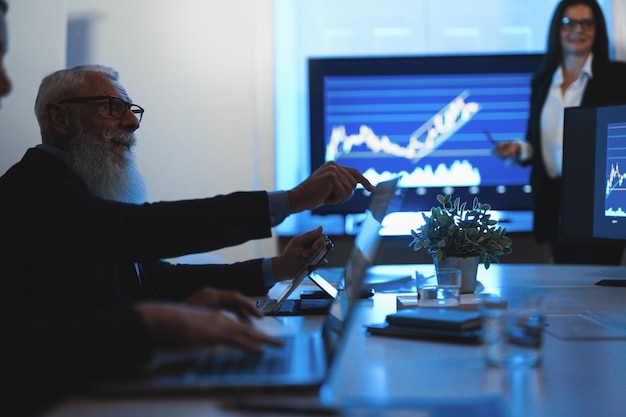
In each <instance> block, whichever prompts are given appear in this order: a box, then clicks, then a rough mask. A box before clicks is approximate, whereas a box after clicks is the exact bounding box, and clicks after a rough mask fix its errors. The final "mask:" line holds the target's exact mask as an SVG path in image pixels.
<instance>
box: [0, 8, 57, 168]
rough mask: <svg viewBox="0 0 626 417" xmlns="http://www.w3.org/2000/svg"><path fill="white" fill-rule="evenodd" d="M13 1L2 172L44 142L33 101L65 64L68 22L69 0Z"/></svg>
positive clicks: (0, 120)
mask: <svg viewBox="0 0 626 417" xmlns="http://www.w3.org/2000/svg"><path fill="white" fill-rule="evenodd" d="M8 2H9V12H8V13H7V27H8V34H7V35H8V38H9V39H8V44H9V50H8V54H7V56H6V60H5V67H6V69H7V73H8V74H9V77H10V78H11V81H12V83H13V91H12V93H11V95H9V96H8V97H6V98H4V99H2V110H0V174H3V173H4V172H5V171H6V170H7V169H9V168H10V167H11V165H13V164H14V163H15V162H17V161H18V160H19V159H20V158H21V157H22V155H23V154H24V151H25V150H26V148H28V147H30V146H33V145H36V144H38V143H40V136H39V127H38V126H37V120H36V119H35V113H34V111H33V105H34V104H35V97H36V96H37V89H38V88H39V82H40V81H41V79H42V78H43V77H44V76H45V75H46V74H48V73H49V72H51V71H53V70H56V69H59V68H62V67H63V66H64V65H65V37H66V36H65V34H66V27H67V24H66V22H67V5H66V3H67V2H66V0H53V1H50V0H9V1H8ZM35 11H36V12H35Z"/></svg>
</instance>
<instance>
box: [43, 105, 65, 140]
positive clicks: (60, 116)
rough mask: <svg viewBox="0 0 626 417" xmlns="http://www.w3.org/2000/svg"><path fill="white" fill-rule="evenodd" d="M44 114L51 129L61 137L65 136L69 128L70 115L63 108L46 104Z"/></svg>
mask: <svg viewBox="0 0 626 417" xmlns="http://www.w3.org/2000/svg"><path fill="white" fill-rule="evenodd" d="M44 114H45V116H46V119H47V120H48V123H49V124H50V127H51V128H52V129H54V130H56V131H57V132H58V133H59V134H61V135H65V134H67V132H68V131H69V128H70V117H69V116H70V115H69V112H68V111H67V110H66V109H65V108H63V106H60V105H58V104H56V103H48V104H46V107H45V108H44Z"/></svg>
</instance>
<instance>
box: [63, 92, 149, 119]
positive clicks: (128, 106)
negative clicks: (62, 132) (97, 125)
mask: <svg viewBox="0 0 626 417" xmlns="http://www.w3.org/2000/svg"><path fill="white" fill-rule="evenodd" d="M98 100H108V101H109V114H110V115H111V117H112V118H114V119H116V120H119V119H121V118H123V117H124V115H125V114H126V111H128V110H130V111H131V112H132V113H133V114H134V115H135V117H136V118H137V122H138V123H141V119H142V118H143V113H144V112H145V110H144V109H143V107H141V106H140V105H138V104H133V103H129V102H128V101H126V100H123V99H121V98H119V97H115V96H87V97H68V98H64V99H61V100H59V101H57V103H59V104H65V103H88V102H90V101H98ZM114 100H118V101H121V102H122V103H124V104H125V107H124V113H122V114H121V115H120V116H119V117H115V115H114V114H113V101H114ZM137 115H139V116H137Z"/></svg>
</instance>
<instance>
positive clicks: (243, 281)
mask: <svg viewBox="0 0 626 417" xmlns="http://www.w3.org/2000/svg"><path fill="white" fill-rule="evenodd" d="M270 235H271V228H270V219H269V210H268V197H267V193H265V192H250V193H234V194H230V195H226V196H217V197H214V198H208V199H198V200H188V201H176V202H161V203H154V204H143V205H132V204H123V203H117V202H112V201H105V200H102V199H100V198H96V197H94V196H93V195H91V194H90V193H89V191H88V190H87V189H86V187H85V185H84V184H83V183H82V181H81V180H80V179H79V177H78V176H76V175H75V174H74V173H73V172H72V171H70V170H69V169H68V168H67V167H66V165H65V164H64V163H63V162H62V161H61V160H60V159H58V158H57V157H55V156H53V155H52V154H50V153H48V152H45V151H43V150H40V149H29V150H28V151H27V153H26V155H25V156H24V158H23V159H22V160H21V161H20V162H19V163H18V164H16V165H14V166H13V167H12V168H11V169H10V170H9V171H7V173H6V174H5V175H4V176H3V177H2V178H0V259H1V260H2V266H1V267H0V268H1V269H0V274H1V275H0V325H1V326H2V327H1V332H2V333H1V336H2V337H1V340H2V343H1V345H2V346H1V347H0V365H2V370H1V371H0V373H3V374H4V375H3V376H6V377H9V376H13V377H15V376H18V377H19V378H21V380H19V381H18V380H14V381H13V382H12V384H13V387H14V388H15V393H13V394H11V393H9V392H5V394H7V395H6V397H7V398H8V397H13V399H15V398H18V397H19V398H22V397H21V395H23V396H24V398H25V399H26V398H28V399H29V400H30V398H40V399H41V400H42V401H43V402H45V399H46V398H47V397H50V398H54V396H55V393H57V392H64V391H63V389H64V388H63V387H65V386H66V384H70V385H73V386H76V385H77V384H80V383H81V382H80V381H81V380H86V379H89V378H93V377H94V376H95V375H102V374H103V373H104V374H106V373H108V372H113V373H115V372H119V371H120V370H130V369H131V368H132V366H134V365H136V364H138V363H140V362H141V361H143V360H146V359H147V358H148V357H149V356H150V354H151V352H152V351H153V349H154V345H155V343H154V341H153V340H152V339H151V335H150V332H149V330H148V329H147V328H146V325H145V324H144V323H143V322H142V321H141V320H140V319H139V317H138V316H137V315H136V314H135V313H134V312H133V310H132V309H131V308H130V306H131V304H132V303H133V302H135V301H139V300H151V299H164V300H181V299H183V298H185V297H187V296H188V295H190V294H192V293H193V292H195V291H196V290H198V289H199V288H201V287H203V286H211V287H217V288H222V289H237V290H240V291H242V292H244V293H245V294H248V295H261V294H265V293H266V292H267V288H265V286H264V284H263V278H262V260H260V259H257V260H252V261H247V262H241V263H236V264H232V265H210V266H204V265H171V264H168V263H165V262H162V261H160V259H163V258H173V257H177V256H181V255H184V254H188V253H198V252H206V251H210V250H214V249H217V248H221V247H225V246H229V245H236V244H239V243H242V242H245V241H247V240H250V239H257V238H264V237H269V236H270ZM137 271H139V272H140V276H138V273H137ZM11 371H13V372H11ZM33 374H34V375H33ZM33 376H34V378H33ZM24 386H26V387H32V388H29V389H32V390H33V391H32V392H29V391H26V392H24V390H21V391H20V387H24ZM42 387H43V389H44V390H45V391H42V390H41V389H40V390H38V388H42ZM31 394H32V395H31ZM29 395H31V397H29ZM31 401H32V400H31Z"/></svg>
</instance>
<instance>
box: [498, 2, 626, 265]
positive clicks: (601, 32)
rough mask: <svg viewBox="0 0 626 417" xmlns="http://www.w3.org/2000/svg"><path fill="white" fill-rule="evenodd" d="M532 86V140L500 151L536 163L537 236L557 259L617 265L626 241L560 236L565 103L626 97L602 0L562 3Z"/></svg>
mask: <svg viewBox="0 0 626 417" xmlns="http://www.w3.org/2000/svg"><path fill="white" fill-rule="evenodd" d="M531 89H532V92H531V98H530V114H529V119H528V125H527V130H526V140H525V141H514V142H501V143H499V144H498V145H497V146H496V153H497V155H498V156H500V157H502V158H515V159H516V160H517V162H518V163H520V164H522V165H528V164H532V172H531V177H530V183H531V186H532V189H533V200H534V203H533V205H534V210H533V211H534V219H533V231H534V234H535V237H536V239H537V240H538V241H539V242H546V241H548V242H549V243H550V246H551V249H552V256H553V259H554V262H555V263H570V264H571V263H578V264H615V265H617V264H619V263H620V261H621V258H622V252H623V248H621V247H614V246H589V245H572V244H566V243H561V242H559V217H560V216H559V213H560V210H561V189H562V180H561V167H562V156H563V117H564V109H565V108H566V107H575V106H587V105H600V104H614V103H626V63H623V62H610V60H609V40H608V35H607V28H606V21H605V19H604V16H603V14H602V10H601V9H600V6H599V5H598V3H597V2H596V0H562V1H561V2H560V3H559V4H558V6H557V7H556V10H555V11H554V15H553V16H552V21H551V24H550V28H549V32H548V48H547V52H546V55H545V57H544V60H543V63H542V64H541V66H540V67H539V69H538V70H537V72H536V73H535V75H534V77H533V80H532V83H531Z"/></svg>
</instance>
